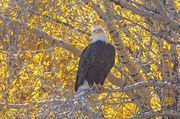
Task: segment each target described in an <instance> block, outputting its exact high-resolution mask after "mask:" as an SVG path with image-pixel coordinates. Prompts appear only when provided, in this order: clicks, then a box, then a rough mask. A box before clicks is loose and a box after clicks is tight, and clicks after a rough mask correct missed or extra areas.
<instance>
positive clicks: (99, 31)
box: [92, 26, 108, 43]
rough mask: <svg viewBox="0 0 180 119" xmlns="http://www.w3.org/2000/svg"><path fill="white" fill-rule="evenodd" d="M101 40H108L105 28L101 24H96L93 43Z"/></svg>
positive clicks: (93, 31) (93, 30)
mask: <svg viewBox="0 0 180 119" xmlns="http://www.w3.org/2000/svg"><path fill="white" fill-rule="evenodd" d="M99 40H100V41H104V42H106V43H107V42H108V39H107V37H106V33H105V31H104V29H103V28H102V27H100V26H94V27H93V28H92V43H94V42H96V41H99Z"/></svg>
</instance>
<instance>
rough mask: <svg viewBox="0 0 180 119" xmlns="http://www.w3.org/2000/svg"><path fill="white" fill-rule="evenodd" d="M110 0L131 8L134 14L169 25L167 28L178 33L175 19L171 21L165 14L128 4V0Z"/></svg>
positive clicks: (179, 29)
mask: <svg viewBox="0 0 180 119" xmlns="http://www.w3.org/2000/svg"><path fill="white" fill-rule="evenodd" d="M111 1H112V2H114V3H115V4H116V5H120V6H122V7H124V8H126V9H129V10H131V11H132V12H133V13H135V14H138V15H140V16H144V17H148V18H153V19H155V20H157V21H159V22H160V23H163V24H164V25H166V26H169V28H171V29H172V30H174V31H175V32H177V33H180V24H179V23H177V22H176V21H173V20H172V19H169V18H168V17H167V16H164V15H161V14H159V13H155V12H153V11H147V10H142V9H139V8H137V7H135V6H133V5H131V4H129V3H128V0H111Z"/></svg>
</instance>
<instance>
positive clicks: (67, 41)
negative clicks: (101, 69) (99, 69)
mask: <svg viewBox="0 0 180 119" xmlns="http://www.w3.org/2000/svg"><path fill="white" fill-rule="evenodd" d="M94 25H99V26H102V27H103V28H104V29H105V31H106V33H107V36H108V39H109V43H111V44H113V45H114V46H115V47H116V60H115V62H116V63H115V66H114V67H113V69H112V70H111V73H110V74H109V75H108V77H107V79H108V80H106V82H105V85H104V87H105V89H104V91H103V93H90V94H87V95H85V97H83V98H76V96H75V94H74V82H75V79H76V71H77V66H78V61H79V56H80V54H81V51H82V50H83V49H84V48H85V47H86V46H87V45H88V44H89V43H90V42H91V38H92V37H91V29H92V27H93V26H94ZM179 61H180V2H179V0H1V2H0V118H40V119H41V118H94V119H99V118H103V117H104V118H115V119H124V118H143V117H150V118H152V117H157V118H166V117H167V118H169V119H171V118H172V119H175V118H178V117H180V72H179V66H180V64H179Z"/></svg>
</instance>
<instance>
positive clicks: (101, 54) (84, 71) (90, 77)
mask: <svg viewBox="0 0 180 119" xmlns="http://www.w3.org/2000/svg"><path fill="white" fill-rule="evenodd" d="M114 59H115V48H114V46H112V45H111V44H109V43H108V39H107V37H106V34H105V31H104V30H103V28H102V27H100V26H95V27H93V29H92V42H91V43H90V44H89V45H88V46H87V47H86V48H85V49H84V50H83V52H82V54H81V56H80V61H79V66H78V71H77V77H76V82H75V92H79V91H82V90H86V89H91V88H92V87H93V85H94V84H96V85H99V84H100V85H103V83H104V81H105V79H106V77H107V75H108V73H109V72H110V70H111V68H112V67H113V66H114Z"/></svg>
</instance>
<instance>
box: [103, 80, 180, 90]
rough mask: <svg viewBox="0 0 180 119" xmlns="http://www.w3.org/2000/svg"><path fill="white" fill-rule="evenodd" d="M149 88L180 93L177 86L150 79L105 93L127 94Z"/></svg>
mask: <svg viewBox="0 0 180 119" xmlns="http://www.w3.org/2000/svg"><path fill="white" fill-rule="evenodd" d="M147 86H155V87H161V88H166V89H172V90H175V91H177V92H180V86H177V85H175V84H171V83H168V82H162V81H158V80H155V79H149V80H146V81H142V82H138V83H135V84H132V85H129V86H125V87H122V88H117V89H105V91H112V92H126V91H130V90H136V89H139V88H141V87H147Z"/></svg>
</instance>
